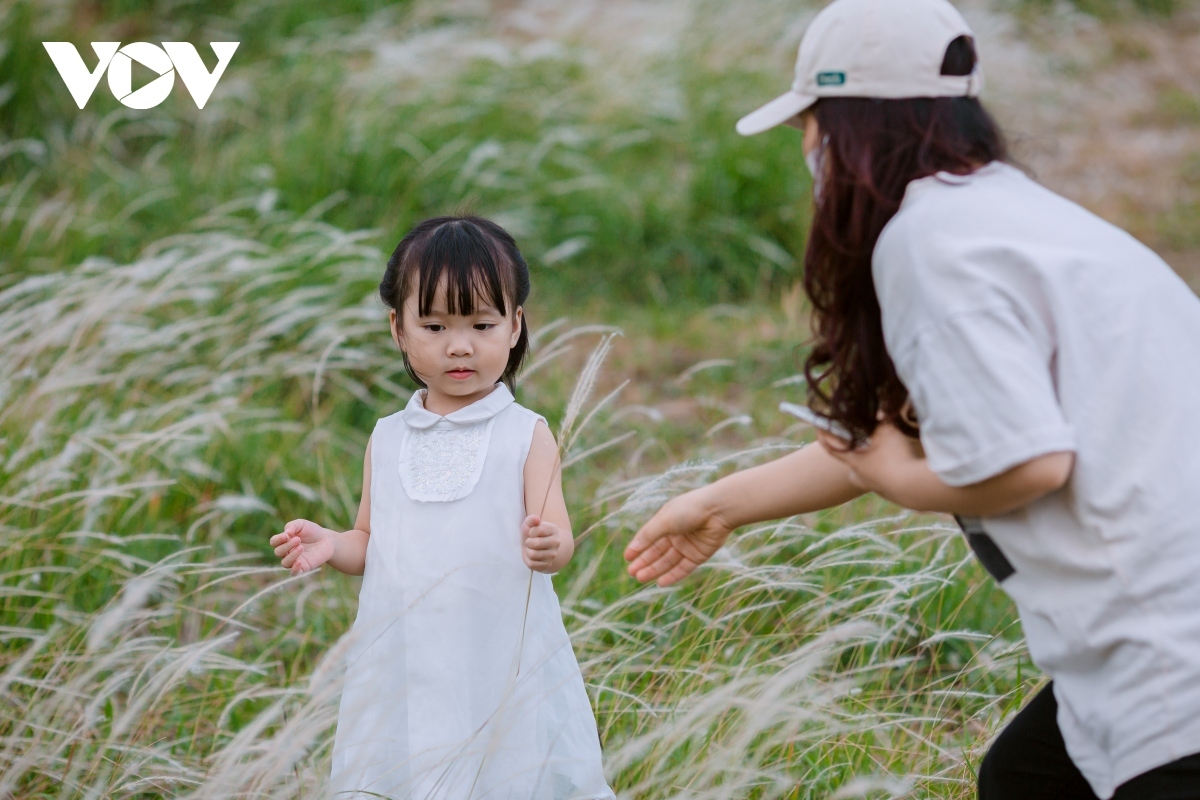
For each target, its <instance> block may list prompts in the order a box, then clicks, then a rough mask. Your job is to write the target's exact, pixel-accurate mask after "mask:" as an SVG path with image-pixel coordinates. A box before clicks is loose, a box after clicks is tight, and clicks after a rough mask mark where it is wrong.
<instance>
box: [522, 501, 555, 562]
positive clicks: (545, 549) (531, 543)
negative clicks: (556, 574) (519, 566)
mask: <svg viewBox="0 0 1200 800" xmlns="http://www.w3.org/2000/svg"><path fill="white" fill-rule="evenodd" d="M521 538H522V540H523V544H522V546H521V556H522V557H523V558H524V559H525V566H527V567H529V568H530V569H531V570H533V571H534V572H551V571H552V569H553V566H554V562H555V559H557V558H558V550H559V548H560V547H561V546H562V541H561V537H560V536H559V528H558V526H557V525H555V524H554V523H553V522H549V521H546V520H543V519H542V518H541V517H539V516H538V515H537V514H530V515H529V516H528V517H526V518H525V521H524V522H522V523H521Z"/></svg>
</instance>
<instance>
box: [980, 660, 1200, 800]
mask: <svg viewBox="0 0 1200 800" xmlns="http://www.w3.org/2000/svg"><path fill="white" fill-rule="evenodd" d="M1052 686H1053V683H1051V684H1047V685H1046V688H1044V689H1042V690H1041V691H1040V692H1038V693H1037V695H1035V696H1034V698H1033V699H1032V700H1030V701H1029V703H1028V704H1027V705H1026V706H1025V707H1024V708H1023V709H1021V711H1020V713H1019V714H1017V716H1016V717H1014V718H1013V721H1012V722H1010V723H1009V724H1008V726H1007V727H1006V728H1005V729H1004V730H1003V731H1001V732H1000V735H999V736H997V737H996V741H994V742H993V743H992V746H991V747H990V748H989V749H988V752H987V755H986V756H984V758H983V764H981V765H980V767H979V800H1097V798H1096V794H1095V793H1094V792H1093V791H1092V789H1091V787H1090V786H1088V783H1087V781H1085V780H1084V778H1083V775H1082V774H1081V773H1080V772H1079V769H1078V768H1077V767H1076V766H1075V764H1073V763H1072V762H1071V759H1070V757H1069V756H1068V755H1067V748H1066V745H1065V744H1063V738H1062V733H1061V732H1060V731H1059V730H1058V720H1057V718H1056V715H1057V713H1058V703H1057V702H1056V701H1055V700H1054V693H1053V691H1052V690H1051V687H1052ZM1113 800H1200V753H1196V754H1195V755H1190V756H1186V757H1184V758H1181V759H1179V760H1178V761H1172V762H1171V763H1170V764H1164V765H1163V766H1161V767H1157V768H1155V769H1152V770H1150V771H1149V772H1146V773H1143V774H1141V775H1138V776H1137V777H1136V778H1133V779H1132V780H1129V781H1126V782H1125V783H1123V784H1121V785H1120V786H1119V787H1118V788H1117V792H1116V794H1114V795H1113Z"/></svg>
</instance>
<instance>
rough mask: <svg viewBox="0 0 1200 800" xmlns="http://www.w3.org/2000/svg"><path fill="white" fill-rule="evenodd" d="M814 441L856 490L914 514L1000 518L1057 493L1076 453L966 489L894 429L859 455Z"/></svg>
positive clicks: (824, 437) (883, 431)
mask: <svg viewBox="0 0 1200 800" xmlns="http://www.w3.org/2000/svg"><path fill="white" fill-rule="evenodd" d="M817 438H818V440H819V441H820V442H821V446H822V447H823V448H824V449H825V450H826V452H828V453H829V454H830V456H831V457H833V458H836V459H838V460H839V461H841V462H842V463H843V464H845V465H846V466H847V467H848V468H849V469H850V470H851V474H850V479H851V480H852V481H854V482H855V483H856V484H857V485H858V486H860V487H862V488H863V489H864V490H868V491H872V492H875V493H876V494H878V495H880V496H882V497H885V498H887V499H888V500H891V501H892V502H893V503H896V504H897V505H901V506H904V507H905V508H911V509H913V510H914V511H940V512H944V513H947V514H962V515H965V516H971V517H990V516H996V515H998V514H1004V513H1006V512H1009V511H1013V510H1015V509H1018V508H1021V507H1022V506H1026V505H1028V504H1030V503H1032V502H1033V501H1034V500H1037V499H1038V498H1040V497H1043V496H1045V495H1047V494H1049V493H1050V492H1053V491H1056V490H1058V489H1061V488H1062V487H1063V486H1065V485H1066V483H1067V480H1068V479H1070V477H1071V470H1072V469H1073V468H1074V466H1075V454H1074V453H1071V452H1060V453H1048V454H1046V455H1042V456H1038V457H1037V458H1033V459H1031V460H1029V461H1026V462H1025V463H1023V464H1018V465H1016V466H1014V467H1012V468H1011V469H1009V470H1007V471H1005V472H1002V473H1000V474H999V475H996V476H993V477H991V478H988V479H986V480H983V481H980V482H978V483H973V484H971V485H969V486H948V485H946V484H945V483H943V482H942V480H941V478H939V477H938V476H937V474H936V473H934V471H933V470H931V469H930V468H929V464H928V462H926V460H925V459H924V458H923V457H921V456H920V455H918V454H917V453H916V452H914V450H913V448H912V444H911V442H912V440H910V439H909V438H908V437H906V436H905V435H904V434H903V433H901V432H900V431H899V430H898V429H897V428H896V427H895V426H893V425H889V424H886V423H884V424H880V425H879V427H877V428H876V429H875V431H874V433H872V434H871V439H870V442H869V443H868V444H867V445H866V446H864V447H862V448H860V449H858V450H847V449H846V448H845V443H844V442H842V441H841V440H840V439H838V438H837V437H835V436H831V435H829V434H827V433H823V432H822V433H818V434H817Z"/></svg>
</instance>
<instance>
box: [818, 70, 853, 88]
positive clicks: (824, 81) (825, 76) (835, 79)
mask: <svg viewBox="0 0 1200 800" xmlns="http://www.w3.org/2000/svg"><path fill="white" fill-rule="evenodd" d="M845 83H846V73H844V72H818V73H817V86H842V85H843V84H845Z"/></svg>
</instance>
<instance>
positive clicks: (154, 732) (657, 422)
mask: <svg viewBox="0 0 1200 800" xmlns="http://www.w3.org/2000/svg"><path fill="white" fill-rule="evenodd" d="M326 6H327V4H324V3H322V4H317V3H308V2H302V3H295V4H291V5H289V6H288V7H287V8H284V7H283V6H280V5H278V4H275V3H270V2H266V1H265V0H262V2H243V3H218V4H216V5H214V6H212V8H207V7H206V8H205V9H201V8H200V6H198V5H196V6H192V5H187V4H175V5H171V6H170V7H169V8H168V7H167V6H161V7H160V6H159V5H158V4H155V3H150V2H147V3H136V2H125V3H120V4H116V5H114V6H113V7H112V8H110V9H108V10H107V11H106V12H105V13H106V14H107V16H105V15H104V14H102V15H101V16H100V17H99V18H98V19H96V20H94V21H93V22H92V23H89V24H90V26H91V27H88V28H87V29H86V36H83V37H82V38H81V37H80V35H79V34H77V33H76V32H75V31H76V29H75V28H73V27H72V26H73V25H80V26H82V25H84V23H82V22H79V21H78V18H77V17H75V16H74V12H76V11H77V10H78V9H79V6H77V5H76V4H74V3H71V2H65V0H56V1H55V2H49V3H39V4H37V5H36V6H34V5H33V4H32V3H28V2H21V1H18V0H0V37H3V42H4V46H3V47H0V86H4V85H8V83H9V82H10V79H11V80H12V81H15V83H13V85H14V86H16V87H17V88H16V89H15V90H14V91H13V92H12V93H10V94H9V95H8V97H7V99H6V101H5V102H4V103H3V108H2V110H3V111H4V113H2V114H0V137H2V138H0V260H2V261H0V266H2V267H3V269H2V270H0V445H2V446H0V532H2V533H0V797H13V798H51V797H54V798H102V797H113V798H118V797H119V798H148V797H160V796H170V797H196V798H210V797H211V798H229V797H245V798H259V797H262V798H266V797H279V798H284V797H288V798H291V797H317V796H320V794H321V792H322V787H323V785H324V781H325V779H326V777H327V775H328V767H329V755H330V753H329V748H330V746H331V738H332V726H333V724H334V720H335V714H336V708H337V706H336V702H337V698H338V692H339V687H340V678H341V669H342V656H343V651H344V648H345V647H346V642H347V639H346V638H345V634H346V632H347V631H348V630H349V628H350V624H351V622H352V621H353V618H354V613H355V600H356V592H357V585H358V584H357V580H356V579H352V578H348V577H346V576H342V575H339V574H336V573H332V572H331V571H329V570H322V571H320V572H318V573H317V574H314V575H308V576H300V577H296V578H293V577H289V576H288V574H287V572H286V571H285V570H283V569H281V568H279V567H278V566H277V564H276V562H275V559H273V558H272V557H271V554H270V552H269V549H268V547H267V546H266V541H267V538H268V537H269V536H270V535H271V534H272V533H275V532H277V531H278V530H279V528H280V526H281V525H282V524H283V522H284V521H285V520H286V519H290V518H294V517H308V518H315V519H320V520H322V521H323V522H324V523H325V524H327V525H331V526H334V525H336V524H339V521H340V522H341V524H345V525H346V526H348V525H349V524H350V523H351V521H352V520H353V518H354V514H355V512H356V509H357V504H358V492H359V487H360V477H361V474H360V473H359V472H358V470H359V469H360V465H361V463H362V452H363V448H364V447H365V444H366V438H367V435H368V433H369V431H370V429H371V425H372V424H373V422H374V420H375V419H376V418H378V417H379V416H383V415H385V414H388V413H391V412H393V411H394V410H396V409H397V408H399V407H401V406H402V405H403V403H404V402H405V401H406V400H407V398H408V396H409V392H410V390H411V387H410V385H409V384H408V383H407V378H406V377H405V376H404V370H403V367H402V365H401V363H400V361H399V359H398V358H397V357H396V354H395V352H394V351H393V350H392V345H391V342H390V339H389V338H388V336H387V333H386V321H385V317H384V314H383V308H382V306H381V305H380V304H379V302H378V299H377V297H376V295H375V287H376V284H377V281H378V279H379V276H380V274H381V271H382V264H383V263H384V261H385V255H386V248H387V247H388V246H389V245H390V244H391V243H392V242H393V241H395V239H396V238H398V235H399V233H400V232H401V231H402V229H403V228H404V227H405V226H407V225H408V224H410V223H411V222H412V221H413V219H414V218H416V217H418V216H423V215H425V214H429V213H440V212H444V211H446V210H447V209H451V208H454V207H457V206H463V205H470V206H473V207H474V208H475V209H476V210H477V211H479V212H480V213H484V214H488V215H491V216H493V217H496V218H497V219H499V220H500V221H501V222H502V223H503V224H505V225H506V226H508V227H509V228H510V229H512V230H513V231H514V233H516V234H517V236H518V239H519V241H521V243H522V246H523V249H524V250H525V251H526V253H527V254H528V255H529V256H530V258H531V260H532V261H533V262H534V283H535V287H536V288H535V297H534V302H533V304H532V305H531V307H530V313H531V318H532V319H533V320H534V324H535V330H534V347H533V352H532V358H531V361H530V366H529V368H528V369H527V370H526V373H525V375H524V377H523V378H522V382H521V387H520V399H521V401H522V402H523V403H525V404H526V405H529V406H531V407H533V408H535V409H537V410H538V411H540V412H542V413H544V414H546V415H547V416H548V417H550V418H551V420H552V421H553V422H554V423H555V427H556V429H557V430H559V431H560V433H561V434H562V435H560V444H561V445H562V446H563V448H564V452H563V459H562V460H563V469H564V481H565V485H566V493H567V498H568V502H569V505H570V506H571V509H572V514H573V521H574V523H575V527H576V529H577V530H578V531H580V532H581V534H583V536H582V537H581V541H580V544H579V548H578V551H577V556H576V558H575V560H574V561H573V562H572V564H571V565H570V566H569V567H568V568H567V569H566V570H564V572H563V573H561V574H560V575H558V576H556V578H555V584H556V587H557V590H558V593H559V596H560V597H561V598H562V606H563V610H564V614H565V615H566V621H567V627H568V630H569V631H570V633H571V636H572V641H573V643H574V645H575V648H576V652H577V654H578V657H579V660H580V663H581V667H582V669H583V671H584V675H585V680H586V682H587V687H588V691H589V694H590V696H591V698H592V700H593V703H594V706H595V708H596V712H597V721H598V724H599V726H600V731H601V737H602V741H603V744H604V746H605V751H606V758H607V764H608V769H609V775H610V778H611V782H612V784H613V785H614V787H615V788H617V789H618V790H619V792H620V794H621V796H622V797H628V798H646V800H653V799H654V798H696V799H697V800H709V799H710V798H711V799H712V800H715V799H716V798H809V797H857V796H864V797H867V796H869V797H902V796H907V797H944V798H966V797H970V796H973V794H972V792H973V790H972V788H971V781H970V777H971V770H972V765H973V764H974V763H975V762H976V760H977V758H978V756H979V753H980V752H981V749H982V747H983V746H985V744H986V741H987V738H988V736H989V735H990V733H991V732H992V731H994V730H995V728H996V727H997V726H998V725H999V723H1000V721H1001V720H1002V718H1003V717H1004V715H1005V714H1007V713H1009V712H1010V711H1011V709H1012V708H1013V707H1015V705H1016V704H1019V702H1020V700H1021V697H1022V694H1023V693H1024V692H1026V691H1027V690H1028V689H1029V688H1030V687H1031V686H1032V685H1033V683H1034V682H1036V681H1037V680H1038V676H1037V675H1036V673H1034V672H1032V671H1031V669H1030V668H1029V666H1028V662H1027V659H1025V657H1024V656H1023V646H1022V642H1021V640H1020V638H1019V633H1018V631H1017V630H1016V629H1015V627H1014V623H1013V614H1012V611H1011V608H1010V606H1009V605H1008V604H1007V603H1006V601H1004V600H1003V599H1002V597H1001V596H1000V594H999V593H998V591H996V590H995V589H994V587H992V586H991V585H990V584H989V583H987V581H986V579H985V577H984V575H983V573H982V572H981V571H980V570H979V569H978V568H977V567H976V566H975V565H974V564H973V563H972V562H970V561H969V560H968V559H967V551H966V549H965V547H964V546H963V545H962V543H961V541H960V539H959V537H958V535H957V534H956V533H955V531H954V530H953V529H951V527H950V526H948V525H947V524H945V520H941V519H937V518H932V517H922V516H909V515H904V514H902V513H900V512H899V510H898V509H895V508H893V507H890V506H887V505H886V504H883V503H880V502H877V501H871V500H864V501H861V502H858V503H856V504H854V505H852V506H851V507H849V508H847V509H843V510H839V511H835V512H830V513H826V514H819V515H810V516H806V517H803V518H796V519H792V520H785V521H782V522H780V523H777V524H770V525H761V526H755V527H753V528H752V529H750V530H747V531H744V532H742V533H740V534H739V535H738V536H737V537H736V538H735V539H733V540H731V542H730V544H729V546H728V547H726V548H725V549H723V550H722V551H721V552H720V553H719V554H718V556H717V558H715V559H714V560H713V562H712V563H711V564H710V565H707V566H706V567H704V568H702V569H701V570H699V571H698V572H697V573H696V575H695V576H694V577H693V578H691V579H689V580H688V581H687V582H685V583H684V584H683V585H681V586H680V587H677V588H673V589H669V590H664V589H659V588H657V587H654V586H640V585H638V584H636V583H635V582H634V581H633V580H632V579H631V578H629V577H628V576H627V575H626V574H625V572H624V562H623V561H622V559H621V557H620V552H621V550H622V549H623V547H624V544H625V542H627V541H628V538H629V537H630V536H631V535H632V533H633V531H634V530H635V529H636V528H637V526H638V525H639V524H640V523H641V522H642V521H644V520H645V519H646V518H647V516H648V515H649V514H650V513H651V512H652V511H653V509H655V508H656V507H657V506H658V505H659V504H660V503H661V502H662V501H663V500H664V499H665V498H667V497H669V496H671V495H672V494H674V493H676V492H679V491H682V490H684V489H686V488H689V487H692V486H697V485H700V484H702V483H704V482H707V481H710V480H713V479H714V478H716V477H717V476H719V475H721V474H723V473H724V472H726V471H728V470H730V469H732V468H734V467H738V466H745V465H749V464H752V463H757V462H760V461H762V460H764V459H766V458H770V457H772V456H774V455H778V454H780V453H782V452H785V451H786V450H787V449H790V448H794V447H796V446H799V445H801V444H803V443H804V442H805V441H808V440H811V436H810V435H809V432H807V431H805V430H804V429H802V428H800V427H795V426H793V427H791V428H789V427H786V426H787V424H788V423H787V422H786V421H784V420H783V419H782V417H781V415H779V414H778V413H776V412H775V411H774V409H775V407H776V406H777V404H778V401H779V400H780V399H783V398H784V397H786V396H787V393H788V392H795V390H796V377H795V375H794V373H795V371H796V370H795V365H796V361H797V357H798V356H799V355H802V352H798V351H797V347H796V342H797V341H799V340H802V338H803V332H804V327H803V309H802V308H800V307H799V306H797V304H796V300H795V298H796V297H797V295H796V293H795V292H794V291H792V292H790V293H785V295H784V296H785V301H784V303H783V308H782V310H780V309H776V308H775V307H774V305H773V304H771V305H769V304H768V302H769V300H770V298H773V297H775V296H776V294H777V293H778V290H779V289H781V288H783V287H787V286H793V285H794V282H795V279H796V272H795V269H796V267H795V263H794V259H793V257H792V256H791V255H790V254H791V253H797V252H800V248H801V246H802V243H803V236H804V232H805V225H806V222H805V219H806V214H807V211H806V208H807V206H806V202H805V201H804V200H803V198H804V196H805V193H806V192H807V190H808V186H807V178H806V177H805V176H804V174H803V172H802V171H797V170H796V169H794V168H793V167H794V165H795V163H796V160H795V153H794V147H795V142H794V141H793V140H791V139H788V138H787V137H786V136H783V135H782V134H781V136H779V137H774V138H771V137H768V138H767V139H766V140H763V141H759V142H755V143H754V144H753V146H751V145H749V144H747V143H745V142H743V141H741V140H739V139H737V138H736V137H733V136H729V135H727V134H728V129H729V127H730V126H731V125H732V122H733V120H734V119H735V118H736V116H737V114H738V113H739V112H740V111H742V110H744V109H743V106H744V104H745V102H746V95H747V93H748V92H749V89H748V88H747V87H753V86H761V87H762V89H763V94H764V96H766V95H767V94H769V93H770V92H771V91H772V90H774V89H776V88H778V87H777V86H776V85H775V84H777V83H778V81H777V80H776V78H777V74H776V73H777V72H778V69H779V65H780V64H783V65H784V68H786V64H787V62H788V61H789V60H790V58H791V55H790V54H789V52H788V51H789V50H790V51H792V52H794V46H795V41H796V38H797V36H798V35H799V32H800V31H801V30H802V27H801V26H800V25H799V24H798V23H797V21H796V20H795V19H793V18H792V16H793V15H794V9H793V8H792V7H791V6H790V4H786V3H781V2H775V1H774V0H764V2H762V3H761V4H759V5H756V6H754V13H753V14H747V13H745V12H744V11H739V10H738V9H734V8H732V7H730V6H729V5H728V4H716V3H711V2H700V1H699V0H697V1H696V2H684V1H683V0H672V1H670V2H661V3H649V2H647V3H636V2H628V3H623V4H622V5H621V6H620V7H619V8H617V6H615V5H613V4H610V3H606V4H601V3H581V4H578V5H577V6H575V7H573V8H568V7H567V6H562V5H559V4H540V3H537V2H532V1H531V2H525V3H518V4H513V5H511V6H506V7H504V8H501V7H499V6H497V7H495V8H492V7H487V6H485V7H482V10H481V7H479V6H473V5H469V4H455V3H451V4H434V3H418V2H413V3H408V4H404V5H402V6H399V7H385V6H384V4H377V3H372V2H367V1H366V0H363V2H356V3H347V4H345V5H344V7H343V8H342V11H343V13H340V14H330V13H329V9H328V8H326ZM614 8H617V11H614V10H613V9H614ZM564 9H565V10H564ZM618 12H619V13H618ZM801 21H802V20H801ZM122 26H124V27H122ZM155 26H162V27H155ZM151 28H154V30H155V31H156V32H157V31H161V32H162V33H163V37H164V38H165V36H166V35H167V34H169V35H171V36H177V37H178V38H180V39H184V40H195V41H208V40H209V39H206V38H204V37H206V36H210V35H211V36H212V40H218V39H224V38H237V37H243V41H244V45H243V47H244V48H245V49H244V50H243V51H241V52H239V54H238V56H237V57H236V58H237V59H242V58H243V55H244V60H242V61H241V62H238V61H235V65H236V66H237V67H238V70H237V71H236V72H235V70H234V69H233V67H231V69H230V71H229V72H228V73H227V76H226V78H224V79H223V81H222V84H221V86H220V87H219V88H218V91H217V93H216V94H215V95H214V99H213V101H212V102H211V104H210V105H209V106H208V107H206V109H205V111H204V112H203V113H196V112H195V109H194V108H192V109H190V110H189V109H188V104H189V103H190V102H191V101H190V100H188V99H187V98H186V97H185V96H183V94H182V92H177V93H176V94H177V95H178V96H173V98H172V100H171V101H169V103H167V104H164V105H163V106H162V107H160V109H158V110H155V111H153V112H148V113H142V114H136V115H135V114H132V113H130V112H128V111H126V110H124V109H122V108H121V107H119V106H117V105H116V104H115V102H113V101H112V100H111V98H106V97H105V95H104V87H103V85H102V86H101V88H100V90H99V91H98V92H97V95H96V97H95V98H93V100H92V104H91V105H90V106H89V109H88V110H85V111H83V112H80V111H78V110H77V109H75V108H74V106H69V107H64V105H63V102H62V99H63V98H62V95H64V94H65V90H62V87H61V85H58V84H56V83H55V81H57V76H56V75H54V74H53V73H50V74H49V75H47V64H48V60H47V59H45V58H44V57H43V56H44V54H42V53H40V52H39V51H37V50H36V49H33V50H31V48H30V46H29V43H30V42H35V43H36V42H39V41H42V40H45V39H50V38H69V39H71V40H75V41H78V42H83V41H87V40H88V39H87V36H94V38H97V39H98V40H99V38H100V37H101V36H108V35H112V36H115V37H116V38H118V39H129V38H131V37H130V35H128V34H127V33H125V32H123V31H128V30H132V31H135V32H137V33H136V34H135V36H134V38H136V37H141V36H149V34H143V33H142V32H141V31H146V30H149V29H151ZM764 31H766V32H768V33H767V34H764V33H763V32H764ZM768 34H769V35H768ZM450 45H453V46H450ZM39 59H40V60H39ZM43 62H46V63H43ZM28 87H34V88H33V89H29V88H28ZM67 102H68V103H69V100H68V101H67ZM788 297H790V298H792V300H791V301H788V300H787V298H788ZM678 298H689V299H688V300H686V301H683V300H680V301H679V302H676V300H677V299H678ZM726 301H739V302H742V303H744V304H743V305H741V306H732V305H730V304H728V302H726ZM746 301H754V302H750V303H747V302H746ZM568 317H569V318H570V319H568ZM589 319H590V320H602V321H604V322H605V323H608V322H611V321H614V320H616V321H618V322H620V323H621V326H622V327H623V328H624V332H625V336H624V337H620V338H615V339H614V338H612V333H613V328H612V326H611V325H608V324H599V323H597V324H587V323H588V320H589ZM597 346H599V349H597ZM610 348H611V349H610ZM589 353H591V354H592V355H591V356H590V357H589V355H588V354H589ZM606 358H607V360H606ZM581 376H582V378H581ZM626 381H628V382H626ZM573 387H580V388H581V390H580V391H578V392H574V393H573ZM585 390H586V391H585ZM572 398H574V400H572Z"/></svg>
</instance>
